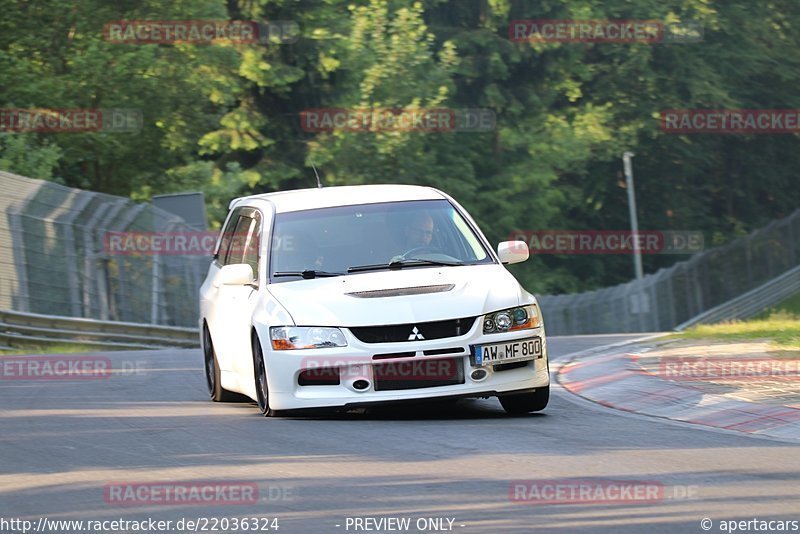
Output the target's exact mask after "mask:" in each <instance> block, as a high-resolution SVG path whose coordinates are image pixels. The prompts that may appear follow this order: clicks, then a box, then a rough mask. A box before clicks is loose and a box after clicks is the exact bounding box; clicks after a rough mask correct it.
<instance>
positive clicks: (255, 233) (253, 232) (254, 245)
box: [242, 212, 261, 281]
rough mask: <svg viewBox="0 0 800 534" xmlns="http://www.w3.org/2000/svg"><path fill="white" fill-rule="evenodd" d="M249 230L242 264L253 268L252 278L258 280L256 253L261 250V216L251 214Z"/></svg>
mask: <svg viewBox="0 0 800 534" xmlns="http://www.w3.org/2000/svg"><path fill="white" fill-rule="evenodd" d="M248 220H249V221H250V228H249V229H248V231H247V239H246V241H245V244H244V254H243V255H242V263H246V264H248V265H249V266H250V267H252V268H253V276H254V277H255V279H256V281H257V280H258V253H259V250H260V249H261V216H260V215H259V214H258V212H253V218H249V217H248Z"/></svg>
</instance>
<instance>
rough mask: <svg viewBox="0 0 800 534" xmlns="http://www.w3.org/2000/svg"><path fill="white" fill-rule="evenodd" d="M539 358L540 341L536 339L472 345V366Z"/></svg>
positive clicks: (540, 352)
mask: <svg viewBox="0 0 800 534" xmlns="http://www.w3.org/2000/svg"><path fill="white" fill-rule="evenodd" d="M541 357H542V339H541V338H538V337H532V338H530V339H520V340H517V341H509V342H507V343H493V344H491V345H473V347H472V359H473V361H472V364H473V365H474V366H483V365H496V364H498V363H510V362H522V361H525V360H535V359H537V358H541Z"/></svg>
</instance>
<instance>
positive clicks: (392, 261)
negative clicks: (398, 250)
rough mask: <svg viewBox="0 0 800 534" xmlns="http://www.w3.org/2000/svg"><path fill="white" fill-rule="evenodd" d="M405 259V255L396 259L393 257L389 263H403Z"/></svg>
mask: <svg viewBox="0 0 800 534" xmlns="http://www.w3.org/2000/svg"><path fill="white" fill-rule="evenodd" d="M404 259H405V258H404V257H403V255H402V254H400V255H399V256H395V257H393V258H392V259H391V260H389V263H394V262H396V261H403V260H404Z"/></svg>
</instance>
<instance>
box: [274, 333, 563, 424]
mask: <svg viewBox="0 0 800 534" xmlns="http://www.w3.org/2000/svg"><path fill="white" fill-rule="evenodd" d="M342 330H343V332H344V333H345V336H346V337H347V341H348V346H347V347H341V348H326V349H308V350H290V351H274V350H272V348H271V346H269V345H267V346H264V355H265V359H266V367H267V377H268V381H269V390H270V407H271V408H273V409H275V410H296V409H304V408H336V407H346V406H362V405H368V404H370V403H381V404H382V403H391V402H396V401H407V400H423V399H437V398H446V397H470V396H473V397H486V396H493V395H498V394H503V393H508V392H516V391H522V390H531V389H537V388H543V387H545V386H548V385H549V384H550V375H549V369H548V356H547V342H546V338H545V333H544V327H543V326H540V327H539V328H535V329H530V330H523V331H516V332H506V333H502V334H489V335H484V334H483V333H482V326H481V323H480V321H476V326H475V327H473V328H472V330H471V331H470V332H469V333H467V334H466V335H464V336H459V337H450V338H445V339H436V340H425V341H408V342H399V343H369V344H367V343H362V342H360V341H359V340H358V339H356V338H355V337H354V336H353V335H352V334H351V333H350V332H349V331H348V330H347V329H344V328H343V329H342ZM531 337H539V338H541V340H542V356H541V357H539V358H537V359H535V360H529V361H526V362H524V363H519V364H517V365H514V366H506V368H505V369H503V366H491V365H490V366H481V367H477V366H474V365H473V363H472V361H473V359H472V358H471V352H472V351H471V346H473V345H483V344H490V343H503V342H511V341H515V340H520V339H526V338H531ZM262 339H264V338H263V337H262ZM426 353H427V354H426ZM398 354H401V355H402V354H405V355H404V356H399V357H390V358H388V359H384V358H385V357H386V356H387V355H398ZM376 356H377V357H378V358H381V357H383V358H381V359H375V357H376ZM446 360H449V361H451V362H457V363H458V364H459V368H460V370H461V371H462V374H461V375H460V377H463V380H461V382H462V383H448V384H447V385H434V386H430V384H434V383H436V382H435V381H436V380H437V379H439V378H441V377H437V376H430V378H431V380H432V381H431V382H430V383H429V384H426V383H424V380H423V381H422V382H421V383H420V384H421V385H422V386H423V387H411V388H408V389H389V390H385V389H382V387H386V386H385V384H386V371H385V370H384V371H379V370H378V366H381V365H385V364H386V363H387V362H391V364H392V365H393V366H394V367H392V369H422V370H423V372H429V371H430V372H432V373H434V374H436V373H439V372H441V373H442V376H444V374H446V375H447V376H448V377H449V378H452V374H451V373H452V372H453V366H452V365H451V364H445V363H442V362H444V361H446ZM321 367H322V368H330V367H333V368H336V369H338V372H339V377H340V382H339V384H338V385H317V384H315V385H302V386H301V385H299V382H300V374H301V372H303V371H305V370H308V369H319V368H321ZM509 367H510V368H509ZM477 368H480V369H485V370H486V371H487V372H486V376H485V377H483V378H481V379H479V380H476V379H473V377H472V376H471V371H472V370H474V369H477ZM383 369H386V367H383ZM414 372H416V371H414ZM399 378H402V377H399ZM359 381H361V383H359ZM450 382H452V380H450ZM364 383H366V384H368V386H367V387H366V388H363V386H364ZM381 384H382V386H381Z"/></svg>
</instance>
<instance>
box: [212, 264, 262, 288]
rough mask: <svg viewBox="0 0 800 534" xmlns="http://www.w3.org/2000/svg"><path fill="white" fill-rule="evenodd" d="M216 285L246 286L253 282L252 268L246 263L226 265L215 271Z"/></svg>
mask: <svg viewBox="0 0 800 534" xmlns="http://www.w3.org/2000/svg"><path fill="white" fill-rule="evenodd" d="M216 282H217V283H216V285H218V286H223V285H224V286H247V285H253V284H255V280H253V268H252V267H250V265H248V264H246V263H238V264H235V265H226V266H225V267H223V268H222V269H220V271H219V273H217V280H216Z"/></svg>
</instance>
